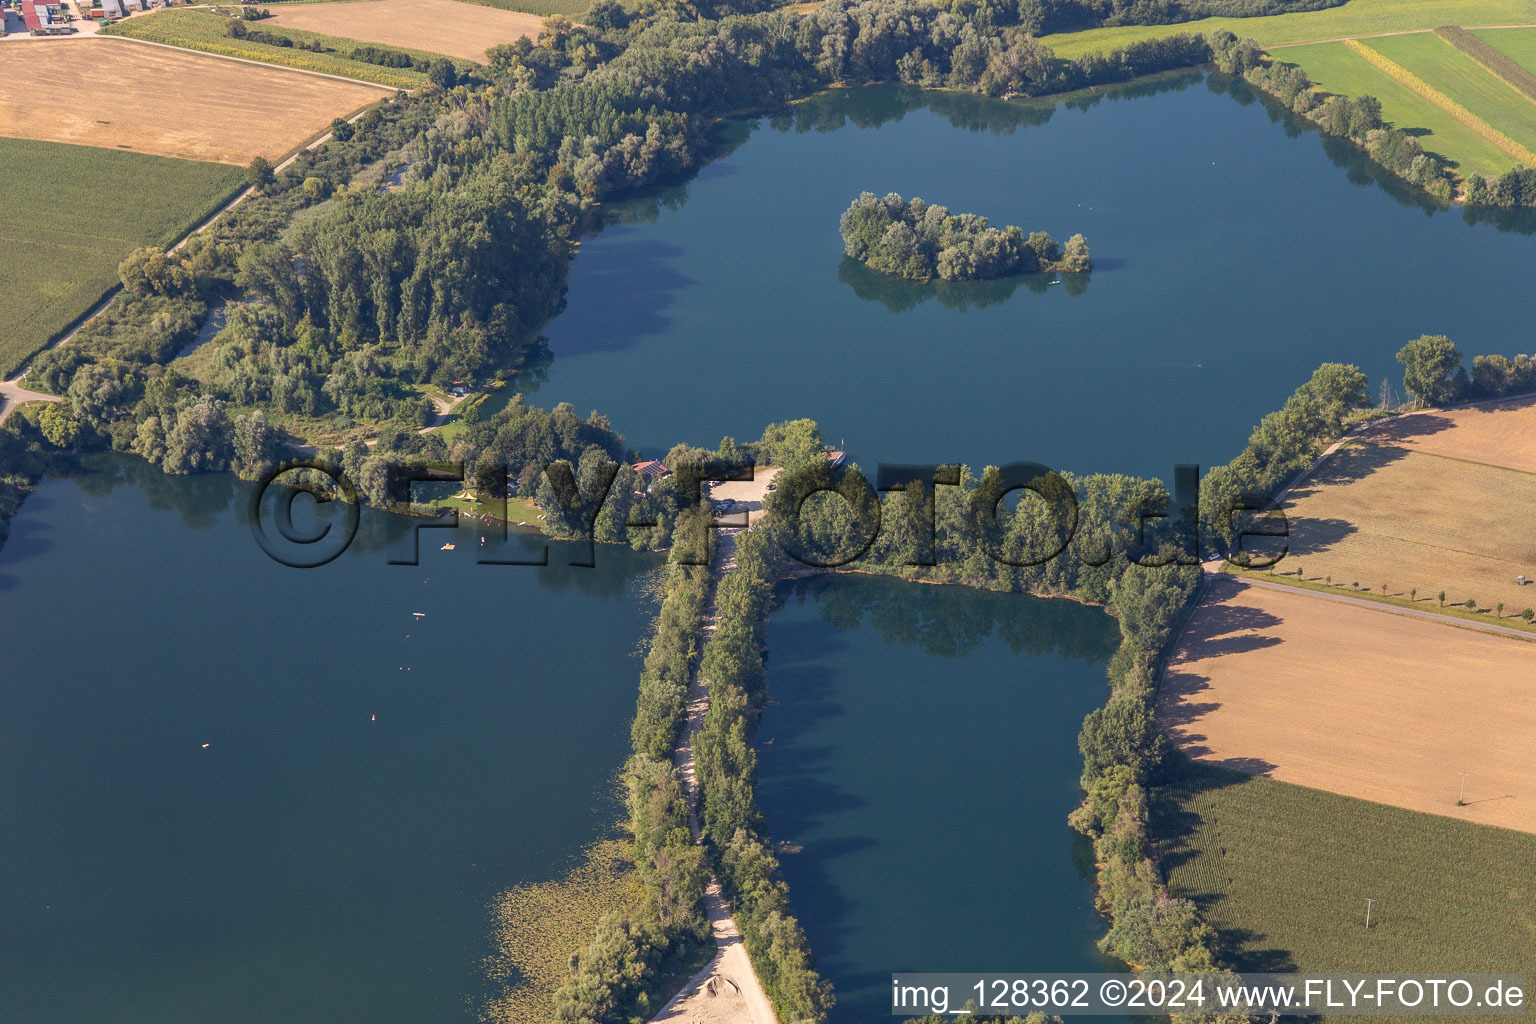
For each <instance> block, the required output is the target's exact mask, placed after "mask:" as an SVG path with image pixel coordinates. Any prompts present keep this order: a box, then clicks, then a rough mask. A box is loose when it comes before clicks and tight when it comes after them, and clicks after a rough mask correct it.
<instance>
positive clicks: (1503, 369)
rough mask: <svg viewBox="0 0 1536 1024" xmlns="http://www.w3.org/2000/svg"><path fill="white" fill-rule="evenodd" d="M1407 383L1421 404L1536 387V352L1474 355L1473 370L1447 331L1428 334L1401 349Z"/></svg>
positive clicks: (1485, 396) (1472, 398)
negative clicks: (1509, 356) (1464, 362)
mask: <svg viewBox="0 0 1536 1024" xmlns="http://www.w3.org/2000/svg"><path fill="white" fill-rule="evenodd" d="M1397 361H1398V362H1400V363H1402V364H1403V387H1404V389H1405V390H1406V391H1407V392H1408V394H1409V395H1410V396H1412V398H1413V399H1414V401H1416V402H1417V403H1419V404H1420V405H1452V404H1454V403H1456V402H1461V401H1466V400H1481V399H1487V398H1502V397H1504V396H1505V395H1512V394H1519V393H1522V392H1528V391H1536V356H1532V355H1517V356H1515V357H1514V358H1513V359H1510V358H1508V357H1506V356H1501V355H1489V356H1474V357H1473V359H1472V372H1471V373H1470V374H1469V373H1468V372H1467V368H1466V366H1464V365H1463V363H1462V354H1461V349H1459V348H1457V347H1456V345H1455V343H1453V342H1452V341H1451V339H1450V338H1447V337H1446V336H1445V335H1443V334H1425V335H1421V336H1419V337H1418V338H1415V339H1414V340H1413V341H1410V342H1409V343H1408V344H1406V345H1404V346H1403V347H1402V349H1401V350H1399V351H1398V353H1397Z"/></svg>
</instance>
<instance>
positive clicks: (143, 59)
mask: <svg viewBox="0 0 1536 1024" xmlns="http://www.w3.org/2000/svg"><path fill="white" fill-rule="evenodd" d="M5 54H6V56H5V70H6V74H5V75H4V76H0V135H8V136H12V137H15V138H24V139H42V140H44V141H47V142H70V143H75V144H76V145H82V146H100V147H103V148H106V149H126V150H131V151H133V152H136V153H153V154H155V155H157V156H172V157H182V158H185V159H189V160H212V161H216V162H219V163H228V164H240V165H244V164H248V163H250V162H251V160H252V159H253V158H254V157H257V156H265V157H268V158H274V157H277V156H280V155H282V154H283V153H285V152H287V151H288V150H290V149H292V148H293V147H295V146H297V145H298V144H299V143H301V142H303V141H304V140H305V139H307V138H309V137H311V136H313V135H315V134H316V133H317V132H319V131H320V130H321V129H323V128H324V127H325V126H326V124H328V123H329V122H330V121H331V120H333V119H334V118H336V117H340V116H343V115H346V114H350V113H352V112H353V111H354V110H356V109H357V108H358V107H361V106H363V105H365V104H367V103H369V102H371V101H373V100H377V99H379V98H380V97H381V96H385V95H388V94H389V93H391V92H393V91H394V90H391V89H386V88H384V87H382V86H369V85H364V84H361V83H357V84H353V83H350V82H343V81H339V80H335V79H327V78H321V77H318V76H316V75H306V74H301V73H297V72H294V71H290V70H283V69H279V68H270V67H264V66H261V65H257V64H245V63H236V62H234V61H228V60H221V59H219V58H217V57H211V56H208V55H206V54H199V53H194V52H192V51H190V50H178V49H173V48H169V47H160V46H145V45H142V44H140V43H137V42H133V41H131V40H126V39H113V38H111V37H108V36H82V37H77V38H67V39H51V40H46V41H44V42H43V43H39V44H38V45H35V46H17V47H12V48H8V49H7V50H6V51H5ZM128 82H146V83H153V86H152V87H149V88H144V89H138V90H131V89H130V90H127V91H125V87H124V83H128ZM39 96H46V97H48V99H47V101H46V102H38V97H39ZM61 184H69V183H61ZM76 184H84V183H76Z"/></svg>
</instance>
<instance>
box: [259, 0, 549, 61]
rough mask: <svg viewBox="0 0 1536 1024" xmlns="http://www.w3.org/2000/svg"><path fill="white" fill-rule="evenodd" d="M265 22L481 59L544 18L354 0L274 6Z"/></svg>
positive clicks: (444, 3)
mask: <svg viewBox="0 0 1536 1024" xmlns="http://www.w3.org/2000/svg"><path fill="white" fill-rule="evenodd" d="M269 23H270V24H273V25H278V26H280V27H282V28H296V29H304V30H306V31H309V32H320V33H324V34H325V35H331V36H341V37H345V38H347V39H360V40H362V41H364V42H368V43H382V44H384V45H386V46H400V47H409V48H411V49H415V50H427V51H430V52H432V53H442V54H446V55H447V56H449V57H462V58H464V59H465V60H473V61H482V62H483V61H484V60H485V51H486V49H487V48H489V47H492V46H495V45H497V44H498V43H512V42H516V41H517V40H518V39H520V38H522V37H523V36H528V37H529V38H531V39H537V38H538V37H539V31H540V30H541V29H542V28H543V26H544V19H543V18H541V17H539V16H538V15H536V14H523V13H521V12H518V11H506V10H500V9H498V8H495V7H482V6H480V5H478V4H469V3H461V2H460V0H357V2H346V3H321V4H292V5H289V6H282V7H276V8H274V9H273V11H272V18H271V19H270V22H269Z"/></svg>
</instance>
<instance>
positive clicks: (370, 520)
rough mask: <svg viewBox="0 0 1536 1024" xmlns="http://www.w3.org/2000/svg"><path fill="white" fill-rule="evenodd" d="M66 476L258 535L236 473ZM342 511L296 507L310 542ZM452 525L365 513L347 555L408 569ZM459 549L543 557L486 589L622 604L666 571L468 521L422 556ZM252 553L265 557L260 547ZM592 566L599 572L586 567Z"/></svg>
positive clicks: (648, 559) (649, 560) (114, 471)
mask: <svg viewBox="0 0 1536 1024" xmlns="http://www.w3.org/2000/svg"><path fill="white" fill-rule="evenodd" d="M64 476H65V478H66V479H68V480H70V481H71V482H72V483H74V485H75V486H76V487H78V488H79V489H80V491H81V492H82V493H83V494H85V495H86V496H88V497H91V498H105V497H107V496H108V495H110V494H112V493H113V492H114V491H117V490H118V489H120V488H125V487H129V488H134V489H137V490H138V491H139V492H140V493H142V494H143V495H144V497H145V500H146V502H147V504H148V505H149V507H150V508H151V509H154V510H156V511H161V512H175V513H176V514H177V515H178V516H179V517H180V519H181V522H182V525H184V526H186V527H187V528H189V529H191V530H194V531H196V532H199V533H207V532H209V531H211V530H213V529H215V528H217V527H218V525H219V524H220V523H221V522H222V521H223V520H224V519H225V517H226V516H227V515H230V514H232V515H233V516H234V520H235V522H236V523H238V524H239V525H241V526H244V527H249V526H251V515H250V500H251V497H252V492H253V490H254V488H255V486H256V485H255V484H253V483H251V482H249V481H245V480H241V479H240V478H239V477H237V476H235V475H234V474H233V473H201V474H194V475H191V476H168V475H166V474H165V473H162V472H161V471H160V470H159V468H158V467H155V466H152V465H150V464H149V463H148V462H146V461H145V460H143V459H141V458H138V457H136V456H132V455H123V454H118V453H103V454H95V455H88V456H85V457H83V458H81V459H80V460H79V462H78V464H77V466H76V467H75V468H74V469H73V470H71V471H70V472H68V473H66V474H64ZM53 500H55V499H54V498H53V497H52V495H50V493H49V492H48V490H47V489H46V488H42V489H39V491H38V492H37V493H35V494H33V495H31V496H30V497H28V499H27V503H26V505H24V506H23V516H24V519H23V524H24V526H25V529H24V530H21V531H17V532H15V533H13V534H12V536H11V538H10V539H9V540H8V541H7V543H6V546H5V548H4V549H3V550H4V553H5V557H6V561H7V562H8V563H11V564H15V563H16V562H18V561H20V560H21V559H24V558H32V557H37V556H39V555H44V554H47V552H48V551H49V550H50V549H51V548H52V546H53V544H52V541H51V539H50V537H49V532H48V531H49V526H48V523H49V520H50V516H49V515H48V512H49V508H50V503H51V502H52V501H53ZM268 500H269V501H270V500H272V499H268ZM341 511H342V509H341V503H339V502H327V503H318V504H317V503H314V502H311V501H309V500H302V501H299V502H296V503H295V505H294V522H295V525H296V526H297V528H298V529H299V531H300V532H301V533H308V532H311V524H312V523H313V522H314V521H316V520H317V519H325V520H334V519H336V518H337V517H338V516H339V515H340V513H341ZM446 521H447V520H446V518H445V519H441V520H432V519H428V518H424V517H417V516H403V515H396V514H393V513H388V512H380V511H378V510H376V509H372V508H364V509H363V510H362V512H361V515H360V516H359V518H358V527H357V535H356V536H355V537H354V538H353V539H352V542H351V543H350V544H349V545H348V546H347V549H346V556H345V557H348V558H359V557H361V558H372V559H377V560H378V561H380V562H399V561H405V560H408V559H410V558H411V554H412V535H413V533H415V531H416V530H417V529H418V528H421V527H423V526H427V525H428V524H432V523H443V522H446ZM482 535H483V536H484V537H485V538H486V540H485V545H484V547H483V548H482V546H481V545H480V542H479V538H480V536H482ZM450 539H451V540H452V541H453V542H454V543H456V544H458V545H463V546H464V547H465V549H466V550H470V549H473V550H474V551H475V552H476V557H477V559H478V558H481V557H490V558H500V559H504V560H512V559H517V560H520V561H527V562H533V561H538V560H539V559H540V558H541V557H544V560H545V561H546V562H547V564H545V565H528V566H521V565H516V566H512V565H477V566H476V567H475V571H477V572H479V573H483V574H484V575H485V577H486V578H487V580H491V579H495V578H500V577H504V576H505V575H506V574H530V575H532V576H533V577H534V578H535V579H536V580H537V582H538V584H539V587H540V588H541V589H542V590H548V591H556V592H558V591H566V590H569V591H572V592H575V593H582V594H589V595H593V596H619V595H622V594H623V593H625V591H626V590H627V589H628V588H629V586H630V584H631V583H632V582H633V581H634V580H636V579H637V578H639V577H640V576H643V575H644V574H646V573H648V572H651V571H653V570H654V569H655V568H657V567H658V566H659V565H660V564H661V563H662V561H663V559H662V558H661V557H660V556H658V555H656V554H654V553H651V552H637V551H633V550H631V549H629V548H627V547H624V546H621V545H615V544H599V545H596V547H595V549H589V547H588V546H587V545H585V544H580V543H567V542H560V541H553V542H550V543H548V545H547V548H548V554H547V556H543V552H544V550H545V548H546V544H545V541H544V539H543V538H542V536H540V535H539V534H536V533H534V532H532V531H518V530H515V529H513V530H509V531H508V533H507V537H506V539H505V540H503V539H502V531H501V529H500V528H499V527H496V526H490V525H487V524H483V523H480V522H477V521H475V520H471V519H469V518H467V517H460V519H459V525H458V526H457V527H456V528H452V529H442V530H438V529H429V530H426V531H424V532H422V533H421V534H420V539H419V547H420V549H421V550H423V551H425V550H427V549H429V548H432V547H436V546H438V545H440V544H442V543H444V542H445V540H450ZM250 543H251V547H252V549H253V550H256V548H257V544H256V541H255V539H254V538H252V539H251V542H250ZM418 560H419V559H418ZM588 562H590V563H592V564H591V565H590V566H589V565H587V564H585V563H588ZM398 568H399V570H400V571H401V572H402V573H405V572H410V571H412V568H411V567H410V566H405V565H401V566H399V567H398ZM296 571H297V570H296ZM7 579H9V578H8V577H4V578H0V590H3V589H6V587H7V586H9V585H10V584H8V583H6V582H5V580H7ZM12 582H14V581H12Z"/></svg>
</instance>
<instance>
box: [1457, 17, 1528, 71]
mask: <svg viewBox="0 0 1536 1024" xmlns="http://www.w3.org/2000/svg"><path fill="white" fill-rule="evenodd" d="M1532 20H1536V19H1532ZM1472 34H1473V35H1475V36H1477V37H1478V38H1479V39H1481V40H1482V41H1483V42H1485V43H1487V44H1488V45H1489V46H1491V47H1493V48H1494V49H1495V50H1498V51H1499V52H1500V53H1502V54H1504V56H1506V57H1508V58H1509V59H1510V60H1512V61H1514V62H1515V63H1516V64H1519V65H1520V66H1521V67H1523V68H1525V70H1527V71H1529V72H1530V73H1531V74H1533V75H1536V28H1485V29H1480V30H1478V31H1476V32H1473V33H1472Z"/></svg>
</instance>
